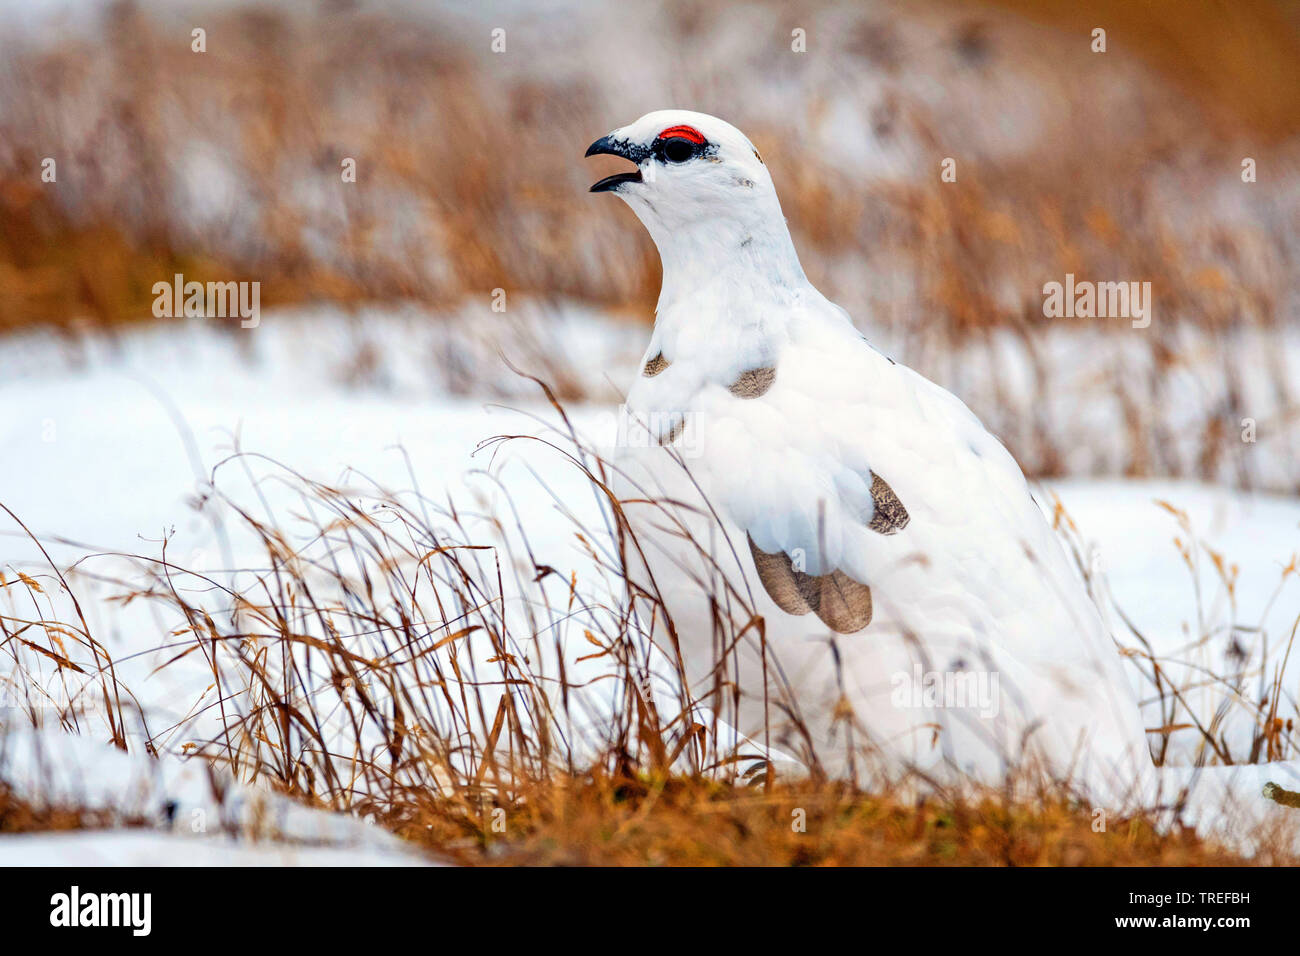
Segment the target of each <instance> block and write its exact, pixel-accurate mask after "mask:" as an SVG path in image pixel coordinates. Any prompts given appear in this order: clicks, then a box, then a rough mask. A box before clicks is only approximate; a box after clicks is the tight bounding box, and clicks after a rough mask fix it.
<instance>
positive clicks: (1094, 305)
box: [1043, 272, 1152, 329]
mask: <svg viewBox="0 0 1300 956" xmlns="http://www.w3.org/2000/svg"><path fill="white" fill-rule="evenodd" d="M1151 305H1152V303H1151V283H1150V282H1090V281H1088V280H1086V279H1085V280H1083V281H1080V282H1076V281H1075V279H1074V273H1073V272H1067V273H1066V274H1065V282H1063V283H1061V282H1049V283H1047V284H1046V285H1044V286H1043V315H1045V316H1047V317H1048V318H1049V319H1061V318H1067V319H1074V318H1079V319H1094V318H1095V319H1132V320H1133V328H1135V329H1145V328H1146V327H1147V326H1149V325H1150V324H1151Z"/></svg>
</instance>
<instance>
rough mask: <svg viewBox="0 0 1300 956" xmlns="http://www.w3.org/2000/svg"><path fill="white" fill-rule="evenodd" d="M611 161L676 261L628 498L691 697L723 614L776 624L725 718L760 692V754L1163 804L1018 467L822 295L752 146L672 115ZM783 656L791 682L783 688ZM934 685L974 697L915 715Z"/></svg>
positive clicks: (713, 125)
mask: <svg viewBox="0 0 1300 956" xmlns="http://www.w3.org/2000/svg"><path fill="white" fill-rule="evenodd" d="M592 153H614V154H617V155H621V156H624V157H626V158H628V159H631V160H632V161H633V162H635V163H637V166H638V171H637V173H635V174H623V175H621V176H616V177H610V178H609V179H607V180H603V181H602V182H601V183H598V184H597V185H596V186H595V187H593V190H594V191H613V192H616V193H617V194H618V195H619V197H620V198H621V199H623V200H624V201H625V202H626V203H627V204H628V205H629V206H630V207H631V208H632V209H633V211H634V212H635V213H636V214H637V216H638V217H639V218H640V220H641V221H642V222H643V223H644V225H645V226H646V228H647V229H648V230H649V232H650V234H651V236H652V238H653V239H654V241H655V244H656V245H657V247H658V249H659V252H660V255H661V258H662V260H663V272H664V275H663V289H662V293H661V295H660V299H659V303H658V307H657V316H656V323H655V328H654V332H653V334H652V336H651V339H650V343H649V346H648V348H647V349H646V353H645V360H644V372H643V374H642V375H641V376H639V377H638V379H637V380H636V382H635V383H634V384H633V386H632V388H631V390H630V392H629V394H628V398H627V407H628V412H629V415H630V416H631V417H634V418H635V419H636V420H638V421H640V422H643V423H644V424H645V425H646V427H647V428H648V430H649V431H650V432H651V433H652V438H653V439H654V440H652V441H650V442H638V441H635V440H632V441H629V442H627V443H626V447H624V448H623V449H621V452H620V454H619V456H618V458H617V465H618V467H619V470H620V472H621V473H622V478H621V480H620V483H619V485H618V488H619V490H620V497H621V498H624V499H626V500H627V502H628V503H627V504H626V506H625V510H626V512H627V514H628V516H629V518H630V519H631V521H632V522H633V527H634V528H635V529H637V530H638V532H639V533H640V537H641V539H642V542H643V546H644V548H645V555H646V566H645V567H644V568H643V569H642V582H641V583H642V584H643V586H645V587H646V589H647V590H651V591H657V592H658V593H659V594H661V596H662V598H663V600H664V603H665V606H666V608H667V609H668V611H669V612H670V613H671V615H672V618H673V621H674V622H675V625H676V634H677V639H678V641H679V642H680V645H681V657H682V660H683V663H684V666H685V671H686V674H685V677H686V679H687V680H688V681H689V682H690V684H691V687H692V690H693V691H694V692H695V693H696V694H697V695H699V696H701V697H703V696H706V695H707V694H708V692H709V691H710V690H711V689H712V688H715V687H716V686H717V674H716V673H715V672H714V671H713V667H714V664H715V662H716V661H717V660H718V659H719V657H720V656H722V655H720V653H719V652H720V650H723V648H721V647H720V646H719V642H720V640H722V635H723V634H724V633H725V630H726V629H725V628H719V627H717V626H716V618H717V615H718V613H719V611H718V608H717V603H718V602H717V601H716V599H717V598H718V597H719V596H720V597H721V598H722V601H721V603H722V605H723V607H722V610H721V613H723V614H727V615H729V616H730V617H731V618H732V620H733V621H734V622H736V623H738V624H740V625H741V626H743V625H744V624H745V623H746V620H747V617H748V609H749V608H752V609H754V610H756V611H757V612H758V613H759V614H761V615H762V617H763V619H764V622H765V637H766V646H765V647H763V646H761V645H760V641H759V640H758V632H757V629H755V628H750V629H749V630H748V631H747V632H745V636H744V639H743V640H742V641H741V642H740V645H739V647H738V648H737V649H735V652H734V653H732V654H729V655H728V663H727V664H726V666H725V671H726V679H725V681H724V684H723V686H724V687H725V688H726V689H727V693H725V694H722V695H716V694H715V695H713V696H714V697H715V698H720V697H727V696H729V694H730V690H731V689H732V688H738V689H739V691H740V703H739V707H738V708H737V709H736V712H735V714H734V719H735V720H737V721H738V722H739V725H740V726H739V729H740V730H741V731H742V732H744V733H746V734H750V735H761V734H762V733H763V728H764V727H765V726H766V727H768V728H770V729H771V730H773V731H774V732H775V737H774V738H773V740H772V742H773V744H774V745H777V746H780V747H782V748H783V749H786V750H787V751H793V752H796V753H799V754H800V755H801V756H803V757H804V758H805V759H808V758H809V756H810V751H811V750H813V749H815V751H816V753H817V756H818V758H819V760H820V762H821V763H822V765H823V766H826V767H827V768H829V769H832V770H836V771H841V772H842V771H843V770H844V769H845V767H846V766H847V765H848V764H849V763H851V762H856V761H858V760H860V759H861V756H860V754H861V745H862V744H864V743H866V741H864V736H865V737H866V738H869V741H870V744H871V746H870V748H868V749H869V750H870V751H872V752H874V753H876V754H878V755H879V756H881V757H883V758H884V759H883V762H881V763H880V764H877V765H875V766H876V767H877V769H882V770H883V771H884V772H886V773H893V772H895V771H897V770H898V769H900V768H902V767H905V766H906V767H919V768H921V769H923V770H924V771H925V772H926V774H927V775H929V776H931V777H935V776H938V777H943V778H954V777H955V778H963V777H965V776H966V775H973V776H974V777H975V778H977V779H979V780H982V781H984V782H986V783H998V782H1000V781H1001V780H1002V778H1003V776H1004V774H1005V772H1006V770H1007V769H1008V768H1009V767H1010V766H1011V765H1013V764H1015V765H1024V764H1033V765H1036V766H1040V767H1042V769H1045V770H1047V771H1048V772H1049V773H1050V774H1051V775H1052V776H1053V777H1054V778H1056V779H1062V778H1070V779H1071V780H1073V781H1074V783H1075V784H1076V786H1079V787H1081V788H1082V789H1085V790H1087V791H1088V792H1089V793H1090V794H1092V795H1093V796H1094V797H1095V798H1100V799H1107V800H1120V799H1124V798H1130V797H1139V796H1140V797H1141V798H1143V799H1147V800H1149V799H1151V798H1152V797H1153V795H1154V792H1155V791H1154V789H1153V788H1155V787H1156V786H1157V785H1158V783H1159V781H1158V779H1157V774H1156V773H1155V771H1154V768H1153V766H1152V764H1151V760H1150V755H1149V751H1148V749H1147V745H1146V740H1145V732H1144V730H1143V727H1142V725H1141V723H1140V720H1139V713H1138V707H1137V703H1136V701H1135V699H1134V697H1133V694H1132V691H1131V689H1130V687H1129V684H1128V682H1127V680H1125V677H1124V674H1123V672H1122V670H1121V667H1122V662H1121V659H1120V657H1119V655H1118V653H1117V649H1116V646H1115V644H1114V642H1113V641H1112V639H1111V637H1110V635H1109V634H1108V633H1107V631H1106V629H1105V626H1104V624H1103V622H1102V620H1101V617H1100V615H1099V614H1098V612H1097V609H1096V607H1095V605H1094V604H1093V602H1092V601H1091V599H1090V598H1089V595H1088V594H1087V592H1086V589H1085V587H1084V585H1083V583H1082V581H1081V580H1080V578H1079V577H1078V576H1077V575H1076V573H1075V572H1074V569H1073V567H1072V566H1071V564H1070V562H1069V561H1068V559H1067V557H1066V555H1065V554H1064V552H1063V550H1062V548H1061V546H1060V543H1059V542H1058V541H1057V540H1056V536H1055V534H1054V532H1053V531H1052V529H1051V528H1050V527H1049V526H1048V524H1047V522H1046V521H1045V520H1044V518H1043V516H1042V514H1041V512H1040V511H1039V508H1038V506H1037V505H1036V504H1035V502H1034V500H1033V499H1032V497H1031V494H1030V491H1029V488H1028V486H1027V484H1026V482H1025V478H1024V476H1023V474H1022V473H1021V471H1020V468H1019V467H1018V466H1017V465H1016V463H1015V461H1014V460H1013V459H1012V457H1011V455H1010V454H1009V453H1008V452H1007V450H1006V449H1005V448H1004V447H1003V445H1002V444H1001V442H999V441H998V440H997V439H996V438H995V437H993V436H992V435H990V434H989V432H988V431H986V430H985V428H984V427H983V426H982V425H981V424H980V422H979V420H978V419H976V418H975V416H974V415H973V414H972V413H971V412H970V411H969V410H968V409H967V408H966V406H965V405H964V404H963V403H962V402H961V401H960V400H958V399H957V398H955V397H954V396H953V395H951V394H950V393H948V392H947V391H945V390H944V389H942V388H940V387H939V386H938V385H935V384H934V383H932V382H930V381H928V380H927V379H925V378H924V377H922V376H921V375H919V374H917V373H916V372H913V371H912V370H910V369H908V368H906V367H905V366H903V365H900V364H897V363H895V362H894V361H892V360H891V359H890V358H888V357H886V356H884V355H882V354H881V353H880V352H878V351H876V350H875V349H874V348H873V347H872V346H871V345H870V344H869V343H868V342H867V341H866V340H865V339H864V338H863V336H862V335H861V334H860V333H859V332H858V331H857V330H856V329H855V328H854V326H853V324H852V322H851V321H850V319H849V317H848V316H847V314H846V313H845V312H844V310H842V309H841V308H839V307H838V306H836V305H834V304H833V303H831V302H829V301H828V300H827V299H826V298H825V297H824V296H822V295H821V293H819V292H818V291H817V290H816V289H815V288H813V286H812V285H811V284H810V283H809V282H808V280H807V279H806V277H805V276H804V273H803V270H802V268H801V267H800V265H799V261H798V257H797V255H796V253H795V250H794V246H793V244H792V242H791V240H790V235H789V232H788V230H787V228H786V223H785V219H784V217H783V215H782V212H781V208H780V204H779V202H778V199H777V195H776V190H775V188H774V186H773V183H772V179H771V177H770V175H769V173H768V170H767V168H766V166H765V165H764V164H763V162H762V160H761V159H760V158H759V155H758V153H757V152H756V151H755V149H754V147H753V145H752V144H751V143H750V142H749V141H748V140H747V139H746V138H745V137H744V136H743V135H742V134H741V133H740V132H739V131H738V130H736V129H735V128H734V127H732V126H730V125H729V124H727V123H724V122H722V121H721V120H718V119H716V118H714V117H711V116H707V115H704V114H700V113H692V112H686V111H679V110H670V111H661V112H656V113H650V114H648V115H647V116H644V117H642V118H641V119H639V120H637V121H636V122H635V123H633V124H631V125H630V126H627V127H624V128H622V129H619V130H615V131H614V132H613V133H611V134H610V135H609V136H607V137H604V138H602V139H601V140H599V141H597V142H596V143H595V144H593V146H592V148H591V150H590V151H589V153H588V155H591V154H592ZM659 442H668V443H669V444H668V446H667V447H663V446H661V445H660V444H659ZM873 489H874V492H873ZM648 499H654V500H653V501H651V500H648ZM715 517H716V519H717V520H715ZM686 530H689V532H690V533H691V535H693V536H694V538H695V540H696V542H699V543H700V544H701V545H702V547H697V546H696V544H693V543H692V542H690V541H689V540H687V538H686V537H685V536H684V535H683V533H682V532H683V531H686ZM721 532H725V534H723V533H721ZM751 542H752V545H751ZM724 580H729V581H731V582H733V583H734V584H735V585H736V587H735V590H734V592H731V593H730V596H728V591H727V587H726V586H725V584H722V583H721V582H723V581H724ZM742 582H743V583H742ZM783 582H784V583H783ZM783 607H784V608H785V609H784V610H783V609H782V608H783ZM792 610H793V611H794V612H795V613H789V612H790V611H792ZM801 610H802V611H804V612H805V613H799V612H800V611H801ZM867 614H869V617H870V620H869V623H867V624H866V626H865V627H860V624H861V623H862V620H863V618H864V617H865V616H866V615H867ZM728 650H730V649H728ZM764 654H766V655H767V659H768V662H769V664H770V663H772V662H773V661H775V662H777V663H778V664H779V667H778V668H775V669H773V668H769V669H768V670H767V671H766V673H767V675H768V679H767V680H766V681H764V677H763V675H764V673H765V672H764V669H763V667H762V658H763V655H764ZM918 673H919V674H920V675H921V678H922V683H924V681H925V680H927V679H929V678H927V677H926V675H930V674H936V675H939V680H940V682H944V681H946V682H947V686H948V687H950V688H952V687H956V686H958V684H962V685H963V686H965V687H966V688H967V690H968V691H969V692H970V693H969V694H968V695H967V696H968V697H969V696H970V694H974V695H975V696H976V697H978V698H979V700H977V701H976V702H975V706H970V703H971V702H970V700H969V699H967V700H966V701H965V702H964V703H963V702H955V701H954V699H953V696H952V694H951V693H948V694H947V695H943V694H941V695H940V696H939V697H938V698H937V699H933V698H931V699H927V698H926V697H925V695H924V694H921V695H917V694H913V693H910V691H911V690H914V689H916V687H915V685H916V683H917V681H916V678H917V675H918ZM774 675H775V676H774ZM930 680H931V686H933V679H930ZM981 680H982V681H984V685H983V686H984V690H985V693H983V694H979V693H977V692H976V691H977V689H978V687H979V686H980V684H979V682H980V681H981ZM783 681H784V684H785V686H781V685H782V682H783ZM711 703H712V705H713V706H715V707H716V706H721V705H722V703H723V702H722V701H721V700H720V699H713V700H711ZM850 712H851V714H852V719H851V720H850V719H846V717H847V715H848V714H849V713H850ZM796 714H797V715H798V718H799V719H796V717H795V715H796ZM800 723H802V724H803V725H804V726H806V727H807V728H808V729H809V730H810V731H811V739H806V738H804V737H802V736H801V734H800V732H799V731H798V730H797V726H798V725H799V724H800ZM756 739H761V737H759V738H756ZM855 751H857V753H855ZM858 767H859V769H861V767H862V764H860V763H859V765H858ZM1256 792H1258V791H1256Z"/></svg>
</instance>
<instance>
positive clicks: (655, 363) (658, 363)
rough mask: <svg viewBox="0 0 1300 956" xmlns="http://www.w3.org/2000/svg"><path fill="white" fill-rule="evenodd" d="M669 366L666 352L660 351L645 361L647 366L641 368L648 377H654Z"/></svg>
mask: <svg viewBox="0 0 1300 956" xmlns="http://www.w3.org/2000/svg"><path fill="white" fill-rule="evenodd" d="M667 367H668V362H667V361H666V360H665V359H664V353H663V352H659V353H657V354H656V355H655V356H654V358H652V359H650V361H648V362H646V363H645V368H644V369H642V370H641V374H642V375H644V376H645V377H646V378H654V377H655V376H656V375H658V374H659V373H660V372H662V371H663V370H664V369H666V368H667Z"/></svg>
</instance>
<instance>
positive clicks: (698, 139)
mask: <svg viewBox="0 0 1300 956" xmlns="http://www.w3.org/2000/svg"><path fill="white" fill-rule="evenodd" d="M676 137H681V138H682V139H689V140H690V141H691V142H692V143H694V144H695V145H697V146H700V145H703V143H704V134H703V133H701V132H700V131H699V130H698V129H696V128H695V127H694V126H670V127H668V128H667V129H666V130H664V131H663V132H662V133H660V134H659V138H660V139H673V138H676Z"/></svg>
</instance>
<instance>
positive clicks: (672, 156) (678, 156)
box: [664, 139, 695, 163]
mask: <svg viewBox="0 0 1300 956" xmlns="http://www.w3.org/2000/svg"><path fill="white" fill-rule="evenodd" d="M694 155H695V144H694V143H692V142H691V141H690V140H689V139H670V140H668V141H666V142H665V143H664V159H666V160H668V162H670V163H684V162H686V161H687V160H688V159H690V158H691V157H692V156H694Z"/></svg>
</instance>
